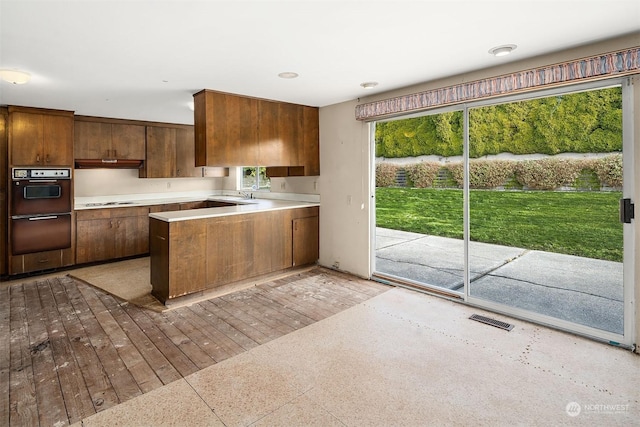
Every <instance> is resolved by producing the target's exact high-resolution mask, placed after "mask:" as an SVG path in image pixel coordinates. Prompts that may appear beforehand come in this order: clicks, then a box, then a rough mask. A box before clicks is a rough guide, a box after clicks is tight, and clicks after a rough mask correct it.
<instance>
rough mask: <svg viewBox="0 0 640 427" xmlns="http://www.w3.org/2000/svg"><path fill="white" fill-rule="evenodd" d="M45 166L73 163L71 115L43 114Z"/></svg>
mask: <svg viewBox="0 0 640 427" xmlns="http://www.w3.org/2000/svg"><path fill="white" fill-rule="evenodd" d="M42 120H43V134H44V135H43V157H44V165H45V166H72V165H73V117H70V116H57V115H47V114H45V115H43V116H42Z"/></svg>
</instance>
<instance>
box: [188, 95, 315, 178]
mask: <svg viewBox="0 0 640 427" xmlns="http://www.w3.org/2000/svg"><path fill="white" fill-rule="evenodd" d="M194 106H195V115H194V118H195V141H196V144H195V147H196V164H197V165H198V166H254V165H257V166H287V167H289V166H291V167H299V168H302V169H301V170H302V171H303V173H302V174H303V175H319V174H320V161H319V156H320V153H319V131H318V109H317V108H315V107H306V106H303V105H297V104H289V103H284V102H277V101H269V100H264V99H256V98H249V97H244V96H238V95H233V94H228V93H221V92H215V91H210V90H203V91H200V92H198V93H196V94H195V95H194Z"/></svg>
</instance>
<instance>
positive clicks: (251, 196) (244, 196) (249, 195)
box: [240, 191, 253, 199]
mask: <svg viewBox="0 0 640 427" xmlns="http://www.w3.org/2000/svg"><path fill="white" fill-rule="evenodd" d="M240 195H241V196H242V198H243V199H253V193H245V192H243V191H241V192H240Z"/></svg>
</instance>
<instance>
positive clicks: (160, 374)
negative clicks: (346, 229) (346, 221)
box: [0, 268, 389, 426]
mask: <svg viewBox="0 0 640 427" xmlns="http://www.w3.org/2000/svg"><path fill="white" fill-rule="evenodd" d="M387 289H389V287H387V286H384V285H381V284H378V283H375V282H370V281H365V280H360V279H357V278H354V277H352V276H348V275H344V274H340V273H336V272H333V271H331V270H326V269H323V268H314V269H312V270H309V271H306V272H303V273H299V274H295V275H293V276H289V277H286V278H282V279H278V280H274V281H272V282H267V283H265V284H262V285H258V286H255V287H253V288H250V289H247V290H244V291H240V292H236V293H233V294H229V295H226V296H223V297H219V298H215V299H211V300H208V301H204V302H199V303H196V304H193V305H191V306H188V307H181V308H176V309H174V310H170V311H166V312H163V313H158V312H155V311H152V310H149V309H144V308H141V307H138V306H135V305H133V304H129V303H127V302H125V301H122V300H120V299H118V298H116V297H113V296H111V295H110V294H107V293H105V292H104V291H102V290H100V289H97V288H94V287H92V286H89V285H87V284H85V283H83V282H81V281H77V280H74V279H73V278H71V277H68V276H63V277H56V278H48V279H43V280H35V281H32V282H28V283H19V284H12V285H10V286H7V287H5V288H2V289H0V342H1V343H2V346H0V425H3V426H4V425H7V426H8V425H10V426H36V425H41V426H63V425H67V424H72V423H75V422H77V421H80V420H81V419H83V418H85V417H87V416H89V415H92V414H94V413H96V412H99V411H102V410H104V409H107V408H109V407H112V406H115V405H117V404H119V403H122V402H125V401H127V400H129V399H132V398H134V397H136V396H139V395H141V394H143V393H146V392H149V391H151V390H153V389H156V388H158V387H161V386H162V385H164V384H168V383H170V382H172V381H175V380H177V379H180V378H182V377H185V376H187V375H189V374H192V373H194V372H196V371H198V370H200V369H203V368H206V367H207V366H210V365H212V364H214V363H217V362H220V361H222V360H225V359H228V358H230V357H233V356H234V355H237V354H240V353H242V352H244V351H246V350H248V349H251V348H253V347H255V346H258V345H261V344H264V343H266V342H269V341H270V340H273V339H275V338H278V337H280V336H283V335H286V334H288V333H290V332H293V331H295V330H297V329H300V328H303V327H305V326H307V325H310V324H312V323H314V322H317V321H319V320H322V319H324V318H326V317H328V316H331V315H333V314H335V313H338V312H340V311H342V310H344V309H346V308H349V307H352V306H354V305H356V304H358V303H360V302H363V301H366V300H367V299H369V298H371V297H373V296H376V295H378V294H380V293H382V292H385V291H386V290H387Z"/></svg>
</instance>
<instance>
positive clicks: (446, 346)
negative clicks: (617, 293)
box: [76, 288, 640, 427]
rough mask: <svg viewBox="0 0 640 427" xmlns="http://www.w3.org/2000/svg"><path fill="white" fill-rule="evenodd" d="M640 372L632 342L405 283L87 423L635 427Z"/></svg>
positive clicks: (84, 422)
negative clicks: (508, 326)
mask: <svg viewBox="0 0 640 427" xmlns="http://www.w3.org/2000/svg"><path fill="white" fill-rule="evenodd" d="M471 314H481V315H485V316H487V317H491V318H494V319H496V320H501V321H505V322H509V323H512V324H514V325H515V328H514V329H513V330H512V331H509V332H508V331H504V330H501V329H498V328H495V327H492V326H489V325H485V324H482V323H479V322H474V321H472V320H469V319H468V317H469V316H470V315H471ZM639 383H640V356H638V355H635V354H633V353H632V352H630V351H628V350H624V349H620V348H616V347H612V346H608V345H605V344H602V343H598V342H594V341H590V340H588V339H585V338H582V337H577V336H574V335H571V334H567V333H563V332H559V331H556V330H551V329H548V328H545V327H542V326H537V325H533V324H530V323H527V322H524V321H520V320H513V319H509V318H507V317H504V316H499V315H495V314H493V313H486V312H483V311H482V310H478V309H474V308H471V307H468V306H465V305H462V304H458V303H454V302H450V301H448V300H445V299H441V298H437V297H433V296H428V295H425V294H421V293H417V292H412V291H409V290H405V289H401V288H394V289H392V290H389V291H387V292H384V293H382V294H380V295H378V296H376V297H374V298H372V299H370V300H367V301H365V302H363V303H360V304H358V305H356V306H354V307H352V308H349V309H347V310H345V311H342V312H340V313H338V314H336V315H333V316H331V317H329V318H326V319H324V320H321V321H319V322H317V323H314V324H312V325H310V326H307V327H305V328H303V329H300V330H298V331H296V332H293V333H290V334H288V335H285V336H283V337H281V338H278V339H275V340H273V341H270V342H268V343H266V344H263V345H260V346H258V347H255V348H253V349H251V350H249V351H247V352H245V353H242V354H240V355H238V356H235V357H233V358H230V359H227V360H225V361H222V362H221V363H218V364H216V365H213V366H210V367H208V368H205V369H203V370H200V371H198V372H196V373H194V374H192V375H189V376H186V377H185V378H183V379H180V380H178V381H175V382H173V383H170V384H167V385H165V386H163V387H161V388H159V389H156V390H154V391H151V392H149V393H146V394H144V395H142V396H140V397H137V398H135V399H132V400H130V401H127V402H125V403H123V404H120V405H117V406H115V407H113V408H111V409H108V410H105V411H102V412H99V413H97V414H95V415H93V416H91V417H88V418H85V419H84V420H82V421H81V422H80V423H77V424H76V425H82V426H87V427H89V426H143V425H144V426H161V425H174V426H187V425H188V426H247V425H255V426H314V425H315V426H332V425H336V426H423V425H491V426H496V425H497V426H502V425H505V426H507V425H509V426H511V425H540V426H549V425H597V426H602V425H634V424H635V423H637V421H638V419H639V418H640V393H638V388H637V385H638V384H639Z"/></svg>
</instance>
